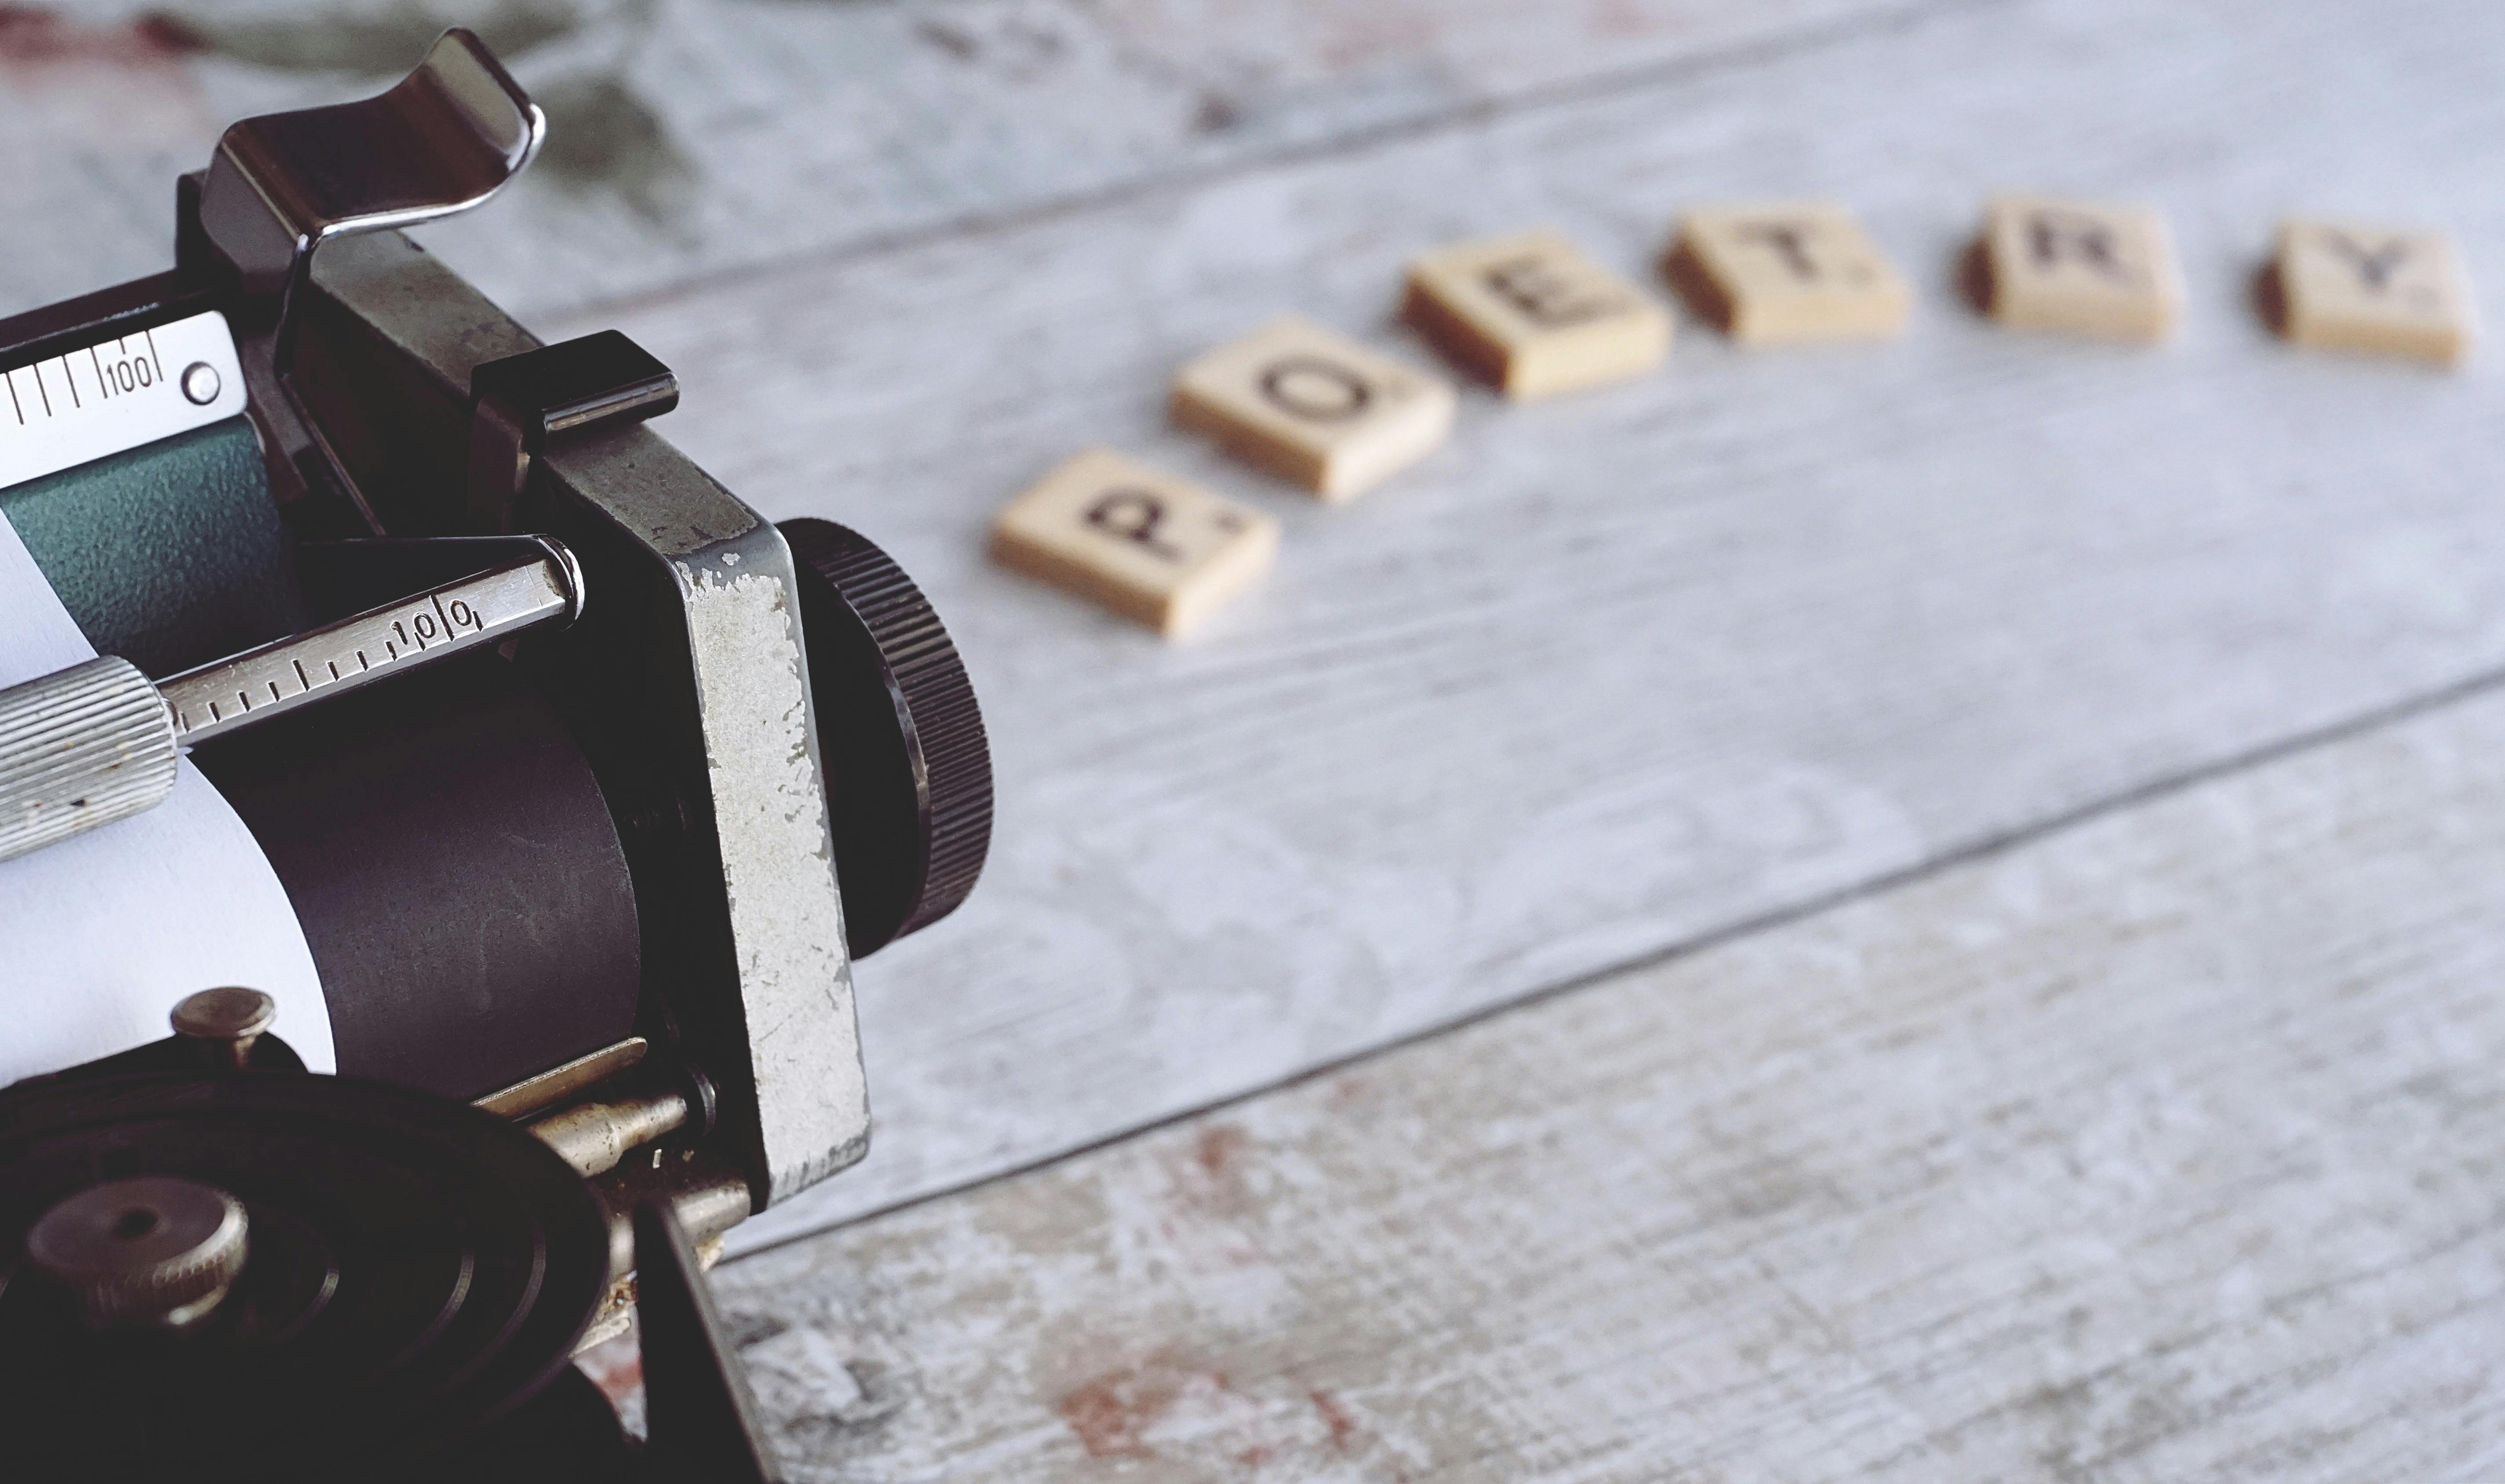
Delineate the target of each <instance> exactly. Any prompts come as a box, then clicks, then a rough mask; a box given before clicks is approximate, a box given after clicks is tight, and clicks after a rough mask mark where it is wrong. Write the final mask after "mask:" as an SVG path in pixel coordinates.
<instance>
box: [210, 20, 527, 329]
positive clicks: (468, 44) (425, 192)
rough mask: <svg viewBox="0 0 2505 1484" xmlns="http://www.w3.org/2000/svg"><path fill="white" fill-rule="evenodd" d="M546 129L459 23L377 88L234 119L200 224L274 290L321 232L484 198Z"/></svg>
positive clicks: (260, 288)
mask: <svg viewBox="0 0 2505 1484" xmlns="http://www.w3.org/2000/svg"><path fill="white" fill-rule="evenodd" d="M546 137H547V115H545V114H543V113H542V112H540V109H539V105H537V104H535V103H533V102H532V101H531V100H530V97H529V95H528V94H526V93H524V92H523V91H522V89H521V87H520V85H519V84H517V83H515V82H514V81H513V80H512V77H511V76H510V75H508V74H507V73H506V71H505V69H504V67H503V66H501V65H500V64H499V63H498V62H497V61H496V58H495V57H494V56H493V55H492V54H491V53H489V52H488V51H487V49H486V48H485V47H484V46H481V45H480V44H479V41H478V38H477V37H476V36H473V35H471V34H470V33H469V32H468V31H464V30H460V29H458V28H455V29H453V30H449V31H446V32H444V33H443V34H442V36H441V37H440V38H438V39H437V41H436V43H435V45H434V46H433V47H432V48H431V49H429V50H428V52H427V53H426V60H424V61H422V62H420V63H419V64H418V66H417V70H416V71H414V72H412V73H410V74H409V75H408V76H407V77H406V78H404V79H403V80H402V81H401V82H400V84H399V85H398V86H396V87H394V88H392V89H391V90H390V91H388V92H385V93H382V94H381V95H379V96H376V97H371V98H364V99H361V100H359V101H357V102H354V103H337V104H334V105H332V106H331V107H328V108H308V109H301V110H299V111H298V112H295V113H286V114H265V115H264V116H262V117H261V118H258V119H246V120H244V121H243V122H242V123H240V124H234V125H233V126H231V127H229V129H228V130H227V131H226V134H225V135H224V137H222V138H220V139H219V140H218V149H217V154H216V155H215V156H213V157H211V159H210V161H209V170H208V179H207V180H206V181H205V182H204V183H203V184H202V185H201V187H200V208H199V220H200V227H201V230H203V231H204V232H205V233H206V235H207V236H208V239H209V240H210V241H211V242H212V243H215V244H216V246H217V249H218V251H219V252H221V253H223V254H225V255H226V258H227V261H228V262H229V263H230V264H232V265H234V267H235V270H236V271H237V272H238V273H239V274H241V275H242V278H243V283H244V288H245V289H246V290H247V291H248V292H250V293H253V294H263V295H270V294H278V293H280V292H282V291H283V290H285V289H286V288H287V286H288V284H289V282H290V280H291V279H292V278H293V277H294V276H295V274H296V272H297V269H298V267H299V265H300V264H301V263H302V262H303V261H304V259H305V258H306V257H308V256H309V255H311V253H312V252H313V250H314V248H316V247H317V246H319V245H320V244H321V243H322V241H323V240H324V239H325V238H329V237H335V236H340V235H343V234H345V233H348V232H357V231H372V230H377V229H381V228H386V227H410V226H414V225H416V224H418V223H420V222H430V221H433V220H435V219H436V218H438V217H443V216H450V215H451V214H453V213H454V212H457V211H467V210H469V209H470V208H471V207H473V206H476V205H478V204H479V203H480V202H482V201H484V200H486V199H487V197H489V196H490V195H493V194H495V193H496V191H497V190H498V189H499V188H500V187H502V186H503V185H504V184H505V182H507V181H509V180H512V178H513V177H514V176H515V175H518V174H520V173H521V170H522V167H523V166H525V165H527V164H529V163H530V161H531V157H532V156H533V155H536V154H537V153H539V147H540V142H541V141H542V140H543V139H545V138H546Z"/></svg>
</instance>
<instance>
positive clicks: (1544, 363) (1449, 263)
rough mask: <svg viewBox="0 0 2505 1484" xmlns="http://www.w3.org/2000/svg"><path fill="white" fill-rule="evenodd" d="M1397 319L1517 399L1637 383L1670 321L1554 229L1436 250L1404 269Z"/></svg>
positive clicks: (1656, 355)
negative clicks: (1613, 383) (1406, 274)
mask: <svg viewBox="0 0 2505 1484" xmlns="http://www.w3.org/2000/svg"><path fill="white" fill-rule="evenodd" d="M1400 313H1401V317H1402V318H1404V319H1406V320H1407V321H1408V322H1409V323H1410V324H1412V325H1415V326H1416V327H1418V330H1419V333H1420V334H1422V335H1425V336H1427V337H1428V338H1429V339H1430V340H1433V341H1434V342H1435V344H1436V345H1437V346H1438V347H1439V348H1441V349H1442V350H1443V352H1444V354H1446V355H1448V356H1450V357H1452V358H1453V360H1454V362H1455V363H1457V364H1458V365H1460V366H1461V367H1462V368H1463V369H1464V370H1465V371H1470V372H1472V373H1473V374H1476V375H1478V376H1482V377H1484V378H1486V379H1487V380H1489V381H1491V382H1494V383H1495V384H1496V386H1497V388H1498V390H1499V391H1501V392H1503V393H1504V394H1505V395H1506V396H1507V397H1511V398H1513V399H1515V400H1516V401H1527V400H1529V399H1531V398H1535V397H1553V396H1556V395H1557V394H1559V393H1561V392H1573V391H1580V390H1582V389H1583V388H1585V387H1592V386H1601V385H1605V384H1606V383H1608V382H1611V381H1624V380H1627V379H1628V378H1629V377H1633V376H1641V375H1642V374H1643V373H1644V372H1645V371H1650V370H1652V369H1653V368H1654V367H1656V366H1659V365H1660V364H1661V358H1662V357H1663V355H1665V354H1666V353H1668V351H1669V349H1670V316H1669V315H1668V314H1667V313H1665V312H1663V310H1662V307H1661V305H1659V304H1657V303H1655V302H1653V301H1652V300H1651V299H1649V298H1647V297H1646V296H1645V295H1644V294H1643V292H1642V291H1641V290H1639V289H1637V288H1636V287H1635V286H1634V285H1633V284H1629V283H1626V282H1624V281H1622V280H1620V279H1619V278H1618V277H1617V276H1616V275H1615V274H1613V273H1611V272H1610V271H1609V270H1608V269H1606V268H1605V267H1603V266H1601V265H1599V264H1597V263H1594V262H1593V261H1592V260H1591V259H1589V258H1586V257H1585V256H1583V254H1582V251H1581V250H1580V249H1578V248H1576V247H1575V246H1574V244H1573V243H1571V242H1570V241H1568V240H1567V239H1566V238H1565V237H1563V236H1561V235H1560V234H1558V233H1556V232H1553V231H1526V232H1516V233H1513V234H1512V235H1510V236H1503V237H1491V238H1487V239H1484V240H1481V241H1476V242H1457V243H1454V244H1453V245H1452V246H1449V247H1442V248H1438V249H1436V250H1435V251H1434V252H1431V253H1429V254H1427V255H1426V256H1424V257H1422V258H1418V259H1416V260H1414V261H1413V262H1411V263H1410V265H1409V279H1408V286H1407V290H1406V293H1405V294H1404V296H1403V298H1402V301H1401V305H1400Z"/></svg>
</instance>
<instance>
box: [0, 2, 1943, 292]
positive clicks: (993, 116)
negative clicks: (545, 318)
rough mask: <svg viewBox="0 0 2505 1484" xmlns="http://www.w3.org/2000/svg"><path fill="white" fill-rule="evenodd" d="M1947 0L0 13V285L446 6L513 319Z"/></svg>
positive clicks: (53, 285)
mask: <svg viewBox="0 0 2505 1484" xmlns="http://www.w3.org/2000/svg"><path fill="white" fill-rule="evenodd" d="M1958 3H1972V0H1758V3H1754V4H1750V5H1746V6H1729V5H1716V4H1711V3H1708V0H1571V3H1568V4H1532V3H1525V0H1388V3H1387V0H1376V3H1371V4H1368V5H1364V6H1347V5H1336V4H1327V3H1322V4H1317V3H1313V0H1226V3H1222V4H1218V3H1211V0H1115V3H1111V4H1107V3H1091V0H957V3H948V4H904V3H898V0H876V3H864V0H849V3H838V0H800V3H779V4H759V3H753V0H748V3H743V0H682V3H674V4H670V5H653V4H584V5H571V4H552V3H546V0H489V3H486V4H482V5H481V4H472V5H459V6H452V7H437V6H425V5H411V6H406V7H401V8H397V9H389V8H387V9H384V10H380V11H377V10H376V9H375V8H374V7H371V6H359V5H353V4H340V3H325V0H244V3H241V4H237V3H231V0H179V3H176V4H172V5H168V6H165V7H161V8H158V9H154V10H150V11H147V12H146V13H144V14H142V13H139V12H136V11H130V10H127V9H125V8H122V7H112V6H108V7H93V6H90V5H86V4H79V3H76V0H72V3H71V4H70V5H68V6H67V7H66V9H65V11H53V10H47V9H43V8H19V9H14V10H11V11H10V12H8V13H7V16H6V18H5V19H0V139H5V140H7V141H8V142H9V148H8V149H6V150H0V199H5V200H7V201H8V202H10V204H11V207H12V220H11V222H10V223H8V224H5V225H0V241H5V242H6V244H7V246H8V249H9V250H8V251H7V252H5V253H0V314H5V313H12V312H15V311H16V310H18V309H19V308H24V307H30V306H32V305H34V304H38V303H42V302H45V301H48V300H53V299H56V298H60V297H63V296H66V295H70V294H76V293H83V292H85V291H87V290H88V289H92V288H96V287H100V286H101V285H103V284H106V283H110V282H114V281H116V280H117V279H122V278H129V277H135V276H137V275H139V274H142V273H151V272H155V271H157V270H159V268H161V267H163V266H164V265H165V261H166V257H167V254H168V253H169V251H170V243H171V240H172V237H171V233H172V225H171V218H170V215H169V213H170V210H171V203H172V200H173V181H174V177H175V175H176V174H177V173H178V172H180V171H185V170H196V169H198V168H200V167H201V166H202V165H204V164H205V163H207V161H208V157H209V151H210V149H211V147H212V146H213V145H214V144H215V143H216V141H217V136H218V131H219V130H221V129H222V128H224V127H225V126H226V124H228V123H229V122H230V121H231V120H233V119H236V118H241V117H245V116H247V115H250V114H256V113H267V112H272V111H275V110H279V109H285V108H300V107H307V106H310V105H312V104H315V103H321V102H329V101H333V100H335V99H340V98H349V97H356V96H361V95H363V94H366V93H370V92H372V91H374V90H375V88H376V87H377V85H378V84H379V83H380V82H381V81H383V80H385V79H388V78H391V77H396V76H397V75H399V74H400V73H402V72H405V71H406V70H407V69H408V67H410V66H411V65H413V64H414V63H415V62H416V60H417V58H418V57H419V55H421V54H422V53H424V51H425V48H426V46H427V44H428V43H429V42H430V41H432V40H433V39H434V37H435V35H436V33H437V32H438V31H440V30H441V28H442V27H443V26H445V25H448V24H463V25H469V26H471V27H473V28H474V29H476V30H477V31H478V32H479V33H480V34H481V35H482V36H483V37H484V38H485V39H486V40H487V41H488V43H489V44H490V45H491V46H494V47H496V48H497V49H498V50H499V52H500V53H502V54H503V56H504V57H505V58H506V60H507V61H508V62H510V63H511V64H512V67H513V69H514V72H515V73H516V75H517V76H518V77H519V78H520V79H521V81H522V82H523V84H524V85H525V86H527V87H528V88H530V89H531V90H532V92H533V94H534V95H535V96H536V97H538V98H539V99H540V101H541V102H542V103H543V104H544V105H545V106H546V107H547V112H548V116H549V130H550V133H549V144H548V148H547V152H546V154H545V155H544V156H543V157H542V159H541V160H540V162H539V164H538V165H537V166H536V167H535V168H534V170H533V171H532V173H531V174H530V175H529V176H528V177H526V178H525V179H524V180H523V182H522V183H521V184H520V186H519V187H517V188H516V190H515V191H514V192H513V193H512V196H511V197H510V198H509V199H507V200H504V201H500V202H498V203H497V204H496V206H495V207H494V208H493V210H491V211H488V212H483V213H481V214H479V215H478V216H476V217H474V218H471V219H469V220H467V221H464V222H460V223H456V224H451V225H447V226H445V227H443V228H441V229H437V230H433V231H432V232H430V233H429V238H428V240H429V241H431V242H433V243H435V244H436V245H438V246H439V247H441V249H443V250H444V251H446V252H447V253H448V254H450V256H451V257H452V258H453V260H454V262H455V263H456V264H457V265H459V266H460V267H461V268H462V270H463V271H464V272H466V273H469V274H470V275H472V276H473V278H474V279H475V280H476V282H477V283H478V284H479V286H480V287H481V288H484V289H485V290H486V291H487V292H488V294H489V296H490V297H492V298H494V299H496V300H499V301H500V302H503V303H504V304H506V305H507V307H509V308H511V309H512V310H513V311H514V312H516V313H518V314H520V315H522V316H523V317H524V318H525V319H529V318H531V317H533V316H536V315H539V314H542V313H547V312H550V311H553V310H556V309H559V308H564V307H569V306H576V307H579V306H581V305H583V304H585V303H588V302H591V301H594V300H601V299H605V298H608V297H612V296H616V295H619V294H627V293H636V292H643V291H648V290H651V289H654V288H658V287H662V286H665V285H669V284H675V283H681V282H684V281H686V280H688V279H689V278H693V277H700V276H704V275H708V274H713V273H720V272H723V271H727V270H732V269H737V268H743V267H751V266H754V265H759V264H762V263H768V262H772V261H775V260H778V259H786V258H792V257H794V256H798V255H804V254H811V253H820V252H825V251H828V250H830V249H839V248H841V247H843V246H844V245H846V244H854V243H861V242H865V241H872V240H879V239H886V238H895V237H898V236H900V235H907V234H911V233H915V232H922V231H928V230H934V229H935V228H939V227H942V226H944V225H945V224H949V223H953V222H961V221H966V220H970V219H981V218H988V217H997V216H1001V215H1004V214H1010V213H1016V212H1021V211H1031V210H1036V209H1041V208H1043V207H1046V206H1049V205H1050V204H1051V203H1054V202H1058V201H1064V200H1067V199H1069V198H1071V197H1072V196H1074V195H1085V194H1104V193H1118V192H1120V191H1123V190H1125V189H1129V188H1133V187H1135V186H1137V185H1138V184H1140V183H1141V182H1144V181H1154V180H1160V179H1170V178H1173V177H1176V176H1178V175H1183V174H1193V173H1207V172H1212V171H1222V170H1226V169H1230V168H1234V167H1237V166H1240V165H1242V164H1244V163H1246V162H1248V161H1253V160H1259V159H1275V158H1279V157H1281V156H1283V155H1290V154H1295V153H1298V152H1306V151H1313V150H1318V149H1322V150H1327V149H1329V148H1332V147H1333V146H1334V145H1335V143H1337V142H1339V141H1343V140H1347V139H1349V138H1351V137H1353V136H1364V135H1370V134H1379V133H1382V132H1384V131H1388V130H1398V129H1404V128H1414V127H1419V126H1422V125H1427V124H1432V123H1434V122H1435V121H1438V120H1447V119H1452V118H1455V117H1461V116H1464V115H1470V114H1474V113H1483V112H1486V111H1490V110H1499V109H1503V108H1506V107H1509V106H1513V105H1515V104H1518V103H1521V102H1524V101H1527V100H1534V99H1537V98H1541V97H1548V96H1555V95H1560V94H1571V93H1575V92H1578V91H1581V92H1588V91H1594V90H1602V91H1605V90H1607V89H1610V88H1619V87H1624V86H1628V85H1631V84H1641V83H1643V82H1646V81H1650V80H1657V79H1658V78H1659V77H1661V76H1663V75H1664V74H1665V72H1676V71H1678V70H1680V69H1687V68H1692V67H1695V66H1698V65H1708V66H1710V65H1711V64H1712V63H1713V62H1714V61H1715V60H1716V59H1726V58H1731V57H1734V56H1745V55H1754V54H1758V53H1763V52H1766V51H1768V50H1775V49H1780V48H1782V47H1783V46H1786V45H1793V44H1815V43H1816V42H1817V41H1818V40H1819V39H1821V38H1824V37H1829V36H1833V35H1836V34H1841V33H1849V32H1852V31H1853V30H1855V29H1857V28H1862V27H1867V26H1871V25H1886V24H1891V23H1894V22H1895V21H1897V20H1898V19H1900V18H1905V17H1909V16H1914V15H1919V14H1921V13H1922V12H1923V11H1926V10H1933V9H1939V8H1941V7H1942V6H1943V5H1944V4H1958Z"/></svg>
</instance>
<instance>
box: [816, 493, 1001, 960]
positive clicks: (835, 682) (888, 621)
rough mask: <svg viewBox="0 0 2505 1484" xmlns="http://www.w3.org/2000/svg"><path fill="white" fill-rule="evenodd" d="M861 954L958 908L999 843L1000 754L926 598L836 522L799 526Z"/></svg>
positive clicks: (821, 717)
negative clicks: (996, 789)
mask: <svg viewBox="0 0 2505 1484" xmlns="http://www.w3.org/2000/svg"><path fill="white" fill-rule="evenodd" d="M777 529H779V530H781V531H782V533H783V539H784V540H785V541H788V542H790V543H791V544H792V554H793V556H794V557H795V558H797V561H796V562H795V564H794V565H795V566H796V567H797V568H798V571H799V578H800V622H801V628H802V632H803V633H804V634H805V636H806V639H807V644H808V650H809V690H810V693H811V694H812V695H813V696H815V697H816V699H817V708H818V748H819V752H820V755H821V757H822V758H823V760H824V762H825V767H826V775H827V801H828V806H829V809H830V810H832V812H833V826H834V837H835V876H836V880H837V882H838V883H839V884H840V885H841V886H842V888H843V894H844V936H845V937H846V938H847V939H848V940H849V941H850V945H851V948H852V955H853V957H855V958H860V957H862V956H863V955H864V954H869V953H874V952H876V951H877V950H879V949H880V948H883V947H885V946H886V945H887V944H889V943H891V942H893V941H895V940H896V939H897V938H900V937H902V936H904V935H905V934H907V933H911V932H913V931H914V930H915V929H917V928H924V927H928V926H930V925H931V924H932V923H935V922H937V921H938V920H939V919H940V918H942V917H945V916H947V915H948V914H949V913H950V912H952V911H954V910H956V907H957V904H958V903H959V902H961V901H965V900H966V894H967V893H969V892H970V891H972V890H973V889H974V879H975V878H976V877H977V876H979V875H981V874H982V871H983V855H984V853H985V852H986V851H987V850H989V849H990V848H991V842H992V750H991V745H990V744H989V743H988V742H987V741H985V739H984V737H983V714H982V712H981V710H980V709H978V708H977V707H976V706H975V704H974V688H973V687H972V686H971V685H970V684H969V683H968V682H967V679H966V666H965V663H964V662H963V661H962V660H960V659H958V657H957V647H956V646H955V645H953V644H951V643H949V642H948V631H947V630H946V629H944V628H942V627H940V626H939V616H938V615H936V614H935V613H933V612H932V611H931V605H930V603H929V602H928V601H927V600H925V599H924V598H923V596H922V590H921V589H920V588H918V587H916V586H914V585H913V581H912V579H910V578H908V577H906V576H905V575H904V573H903V571H902V569H900V568H899V567H898V566H897V565H896V563H895V562H893V561H891V560H890V559H889V558H888V555H887V553H886V552H884V551H881V550H880V549H879V548H876V547H874V546H871V545H870V544H869V543H868V542H867V541H865V540H864V539H863V538H862V537H861V535H860V534H859V533H858V532H855V531H851V530H848V529H846V528H845V527H843V526H839V525H837V524H835V523H834V522H833V521H831V520H812V519H806V518H803V519H799V520H786V521H784V522H782V523H781V524H780V526H778V527H777Z"/></svg>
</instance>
